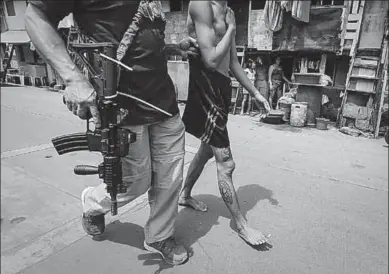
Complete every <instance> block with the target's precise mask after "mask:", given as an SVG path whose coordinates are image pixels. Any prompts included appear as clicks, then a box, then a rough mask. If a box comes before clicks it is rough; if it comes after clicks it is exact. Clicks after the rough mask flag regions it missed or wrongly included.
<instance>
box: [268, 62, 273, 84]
mask: <svg viewBox="0 0 389 274" xmlns="http://www.w3.org/2000/svg"><path fill="white" fill-rule="evenodd" d="M273 70H274V66H273V65H271V66H270V68H269V75H268V76H269V83H270V84H271V75H272V74H273Z"/></svg>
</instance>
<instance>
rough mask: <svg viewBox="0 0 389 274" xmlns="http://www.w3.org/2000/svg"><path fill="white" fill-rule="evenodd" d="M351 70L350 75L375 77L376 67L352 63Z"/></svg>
mask: <svg viewBox="0 0 389 274" xmlns="http://www.w3.org/2000/svg"><path fill="white" fill-rule="evenodd" d="M352 70H353V71H352V72H351V75H360V76H369V77H375V75H376V67H373V68H366V67H362V66H357V65H355V64H354V67H353V68H352Z"/></svg>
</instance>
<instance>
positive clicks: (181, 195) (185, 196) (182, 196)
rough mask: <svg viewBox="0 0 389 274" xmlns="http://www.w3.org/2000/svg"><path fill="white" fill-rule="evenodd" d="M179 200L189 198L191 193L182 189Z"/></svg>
mask: <svg viewBox="0 0 389 274" xmlns="http://www.w3.org/2000/svg"><path fill="white" fill-rule="evenodd" d="M180 197H181V199H187V198H190V197H191V191H188V190H186V189H183V190H182V191H181V194H180Z"/></svg>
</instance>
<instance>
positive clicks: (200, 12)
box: [188, 1, 213, 19]
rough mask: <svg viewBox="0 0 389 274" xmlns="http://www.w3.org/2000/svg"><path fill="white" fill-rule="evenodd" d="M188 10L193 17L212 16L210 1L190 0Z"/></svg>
mask: <svg viewBox="0 0 389 274" xmlns="http://www.w3.org/2000/svg"><path fill="white" fill-rule="evenodd" d="M188 12H189V14H190V16H191V17H192V18H194V19H196V18H208V17H213V10H212V3H211V1H190V3H189V7H188Z"/></svg>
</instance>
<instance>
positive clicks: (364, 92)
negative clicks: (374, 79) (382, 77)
mask: <svg viewBox="0 0 389 274" xmlns="http://www.w3.org/2000/svg"><path fill="white" fill-rule="evenodd" d="M347 91H352V92H358V93H361V94H375V92H374V91H367V90H359V89H355V88H348V89H347Z"/></svg>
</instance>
